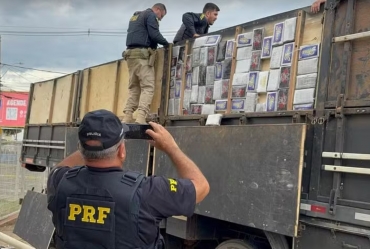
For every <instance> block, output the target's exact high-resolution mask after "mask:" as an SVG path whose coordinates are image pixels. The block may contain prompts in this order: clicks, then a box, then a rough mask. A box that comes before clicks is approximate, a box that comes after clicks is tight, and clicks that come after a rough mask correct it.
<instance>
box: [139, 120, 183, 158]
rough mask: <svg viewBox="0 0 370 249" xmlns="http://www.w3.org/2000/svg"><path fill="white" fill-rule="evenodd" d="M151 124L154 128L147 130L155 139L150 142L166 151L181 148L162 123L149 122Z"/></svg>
mask: <svg viewBox="0 0 370 249" xmlns="http://www.w3.org/2000/svg"><path fill="white" fill-rule="evenodd" d="M149 124H150V125H151V126H152V127H153V130H150V129H148V130H146V132H145V133H146V134H148V135H149V136H151V137H152V138H153V141H149V143H151V144H152V145H153V146H154V147H156V148H157V149H160V150H162V151H164V152H165V153H168V152H170V151H171V150H173V149H178V148H179V147H178V145H177V144H176V142H175V140H174V139H173V137H172V136H171V134H170V133H169V132H168V131H167V130H166V129H165V128H164V127H163V126H162V125H160V124H157V123H154V122H149Z"/></svg>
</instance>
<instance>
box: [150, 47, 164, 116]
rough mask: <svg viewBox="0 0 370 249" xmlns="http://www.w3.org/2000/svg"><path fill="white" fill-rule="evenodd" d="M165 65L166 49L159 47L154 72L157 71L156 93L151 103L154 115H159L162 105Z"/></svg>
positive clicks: (151, 111)
mask: <svg viewBox="0 0 370 249" xmlns="http://www.w3.org/2000/svg"><path fill="white" fill-rule="evenodd" d="M163 66H164V51H163V49H157V57H156V60H155V63H154V73H155V86H154V95H153V100H152V103H151V105H150V113H151V114H154V115H158V110H159V107H160V105H161V94H162V78H163Z"/></svg>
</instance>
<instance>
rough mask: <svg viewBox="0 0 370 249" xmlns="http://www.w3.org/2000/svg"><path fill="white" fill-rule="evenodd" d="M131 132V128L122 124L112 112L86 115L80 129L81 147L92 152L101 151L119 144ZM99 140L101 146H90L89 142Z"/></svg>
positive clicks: (101, 111)
mask: <svg viewBox="0 0 370 249" xmlns="http://www.w3.org/2000/svg"><path fill="white" fill-rule="evenodd" d="M127 131H129V127H128V126H127V125H125V124H123V123H122V122H121V120H119V118H118V117H117V116H116V115H115V114H114V113H113V112H111V111H108V110H104V109H100V110H95V111H91V112H88V113H86V115H85V116H84V118H83V119H82V121H81V125H80V127H79V128H78V138H79V140H80V143H81V146H82V147H83V148H84V149H86V150H90V151H101V150H105V149H108V148H110V147H112V146H113V145H115V144H117V143H118V142H119V141H120V140H121V139H122V138H123V137H124V136H125V133H126V132H127ZM90 140H97V141H100V142H101V146H90V145H88V144H86V142H87V141H90Z"/></svg>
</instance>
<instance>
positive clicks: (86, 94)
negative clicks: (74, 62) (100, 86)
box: [80, 68, 91, 120]
mask: <svg viewBox="0 0 370 249" xmlns="http://www.w3.org/2000/svg"><path fill="white" fill-rule="evenodd" d="M90 76H91V69H90V68H87V69H86V70H85V71H84V79H83V84H82V98H81V104H80V105H81V107H80V119H81V120H82V119H83V117H84V116H85V114H86V113H87V112H88V111H89V103H90V78H91V77H90Z"/></svg>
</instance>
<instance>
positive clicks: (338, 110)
mask: <svg viewBox="0 0 370 249" xmlns="http://www.w3.org/2000/svg"><path fill="white" fill-rule="evenodd" d="M343 108H344V94H339V96H338V98H337V105H336V106H335V117H336V118H343Z"/></svg>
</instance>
